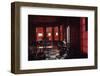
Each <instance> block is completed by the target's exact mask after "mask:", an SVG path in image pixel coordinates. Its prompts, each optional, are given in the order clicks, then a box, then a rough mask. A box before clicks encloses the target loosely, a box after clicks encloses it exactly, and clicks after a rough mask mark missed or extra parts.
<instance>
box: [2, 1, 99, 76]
mask: <svg viewBox="0 0 100 76" xmlns="http://www.w3.org/2000/svg"><path fill="white" fill-rule="evenodd" d="M13 1H15V0H0V76H55V75H56V76H94V75H95V76H99V74H100V71H99V70H100V59H99V62H98V64H99V65H98V66H99V68H98V70H81V71H67V72H66V71H65V72H53V73H38V74H26V75H25V74H22V75H14V74H12V73H10V60H11V57H10V55H11V48H10V47H11V45H10V44H11V40H10V39H11V22H10V21H11V15H10V13H11V12H10V11H11V10H10V8H11V7H10V3H11V2H13ZM17 1H29V2H43V3H56V4H74V5H87V6H99V5H100V0H17ZM98 16H99V17H98V19H99V20H98V21H100V6H99V13H98ZM98 24H100V22H98ZM98 33H100V26H99V25H98ZM99 43H100V35H99V36H98V44H99ZM98 46H100V44H99V45H98ZM98 50H100V49H99V48H98ZM98 54H99V55H98V56H99V58H100V51H98Z"/></svg>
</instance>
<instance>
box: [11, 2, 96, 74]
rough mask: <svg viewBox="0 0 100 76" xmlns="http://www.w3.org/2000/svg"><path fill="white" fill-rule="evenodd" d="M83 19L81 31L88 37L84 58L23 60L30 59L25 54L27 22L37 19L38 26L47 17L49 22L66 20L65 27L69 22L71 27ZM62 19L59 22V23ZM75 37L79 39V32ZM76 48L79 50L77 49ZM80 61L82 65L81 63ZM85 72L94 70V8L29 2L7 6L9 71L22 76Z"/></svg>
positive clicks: (29, 24)
mask: <svg viewBox="0 0 100 76" xmlns="http://www.w3.org/2000/svg"><path fill="white" fill-rule="evenodd" d="M54 12H57V13H54ZM65 13H66V14H65ZM42 16H43V17H42ZM45 16H46V17H45ZM47 16H48V17H47ZM49 16H50V17H49ZM34 17H35V18H34ZM63 17H64V18H63ZM74 17H75V18H74ZM76 17H78V18H76ZM83 17H84V18H85V17H87V19H88V20H86V23H87V25H88V26H85V27H86V28H85V30H86V32H87V33H88V35H87V38H88V39H87V40H88V41H87V46H88V48H87V54H88V55H87V56H86V58H83V59H81V58H80V57H79V58H78V59H74V58H69V59H62V60H45V61H44V60H37V61H34V60H33V61H32V63H31V61H29V60H28V58H27V57H28V56H30V54H28V51H29V50H28V48H29V45H28V44H29V43H28V42H29V41H30V40H28V39H31V38H29V37H30V35H29V34H30V33H29V31H28V30H30V27H31V23H30V22H31V18H32V21H33V23H39V19H40V23H42V22H43V21H44V22H45V23H46V22H48V21H49V20H50V18H51V22H52V21H53V19H52V18H54V19H55V18H56V19H58V18H60V19H59V20H62V19H63V20H69V23H68V25H70V23H73V24H74V20H75V21H77V20H79V21H81V20H80V19H81V18H83ZM63 20H62V21H61V22H63ZM65 22H66V21H65ZM83 22H84V20H83ZM77 23H78V22H77ZM80 23H81V22H80ZM48 26H49V24H48ZM45 27H47V26H45ZM52 27H53V26H52ZM73 27H74V26H73ZM75 27H80V28H81V26H76V25H75ZM75 27H74V28H75ZM34 28H35V27H34ZM71 28H72V26H70V30H72V29H71ZM80 28H79V29H80ZM83 29H84V28H83ZM59 30H60V29H59ZM54 31H55V30H53V32H54ZM71 32H73V31H70V33H71ZM91 32H92V34H91ZM44 33H45V32H44ZM26 34H27V35H26ZM36 34H37V33H36ZM33 35H34V34H33ZM40 35H42V34H40ZM53 35H54V34H53ZM58 35H59V33H58ZM27 36H29V37H27ZM61 36H62V35H61ZM69 36H70V38H73V37H71V36H72V35H69ZM79 36H80V33H79ZM33 37H34V36H33ZM54 37H55V36H53V37H52V38H54ZM91 37H92V39H91ZM54 39H55V38H54ZM67 39H68V38H67ZM73 39H75V38H73ZM51 40H52V39H51ZM83 40H84V39H83ZM37 41H38V38H37ZM24 42H25V43H24ZM83 42H84V41H83ZM79 43H80V46H81V39H80V40H79ZM24 44H25V45H24ZM33 44H34V43H33ZM53 44H54V43H53ZM71 44H72V43H70V46H71ZM75 44H77V43H75ZM67 47H68V46H67ZM82 47H84V46H83V44H82ZM38 48H39V47H38ZM38 48H37V49H38ZM79 48H80V49H81V47H79ZM83 50H84V48H83ZM90 50H92V51H90ZM24 52H25V53H24ZM25 58H26V59H25ZM24 59H25V60H26V61H25V60H24ZM73 62H75V64H73ZM82 62H83V63H84V64H82ZM89 62H90V63H89ZM62 63H63V64H62ZM81 64H82V65H81ZM87 69H97V7H94V6H81V5H80V6H79V5H62V4H48V3H31V2H13V3H11V72H12V73H15V74H24V73H41V72H58V71H73V70H87Z"/></svg>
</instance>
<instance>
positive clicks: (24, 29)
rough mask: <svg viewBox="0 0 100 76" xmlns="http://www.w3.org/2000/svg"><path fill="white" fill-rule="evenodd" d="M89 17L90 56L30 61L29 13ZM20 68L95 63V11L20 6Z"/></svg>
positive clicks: (88, 64) (73, 65)
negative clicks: (85, 57)
mask: <svg viewBox="0 0 100 76" xmlns="http://www.w3.org/2000/svg"><path fill="white" fill-rule="evenodd" d="M29 14H31V15H52V16H53V15H54V16H74V17H75V16H76V17H88V58H87V59H66V60H42V61H28V15H29ZM20 17H21V20H20V69H21V70H25V69H26V70H27V69H43V68H59V67H75V66H77V67H78V66H90V65H94V11H92V10H91V11H90V10H78V9H57V8H41V7H21V8H20Z"/></svg>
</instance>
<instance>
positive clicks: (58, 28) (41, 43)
mask: <svg viewBox="0 0 100 76" xmlns="http://www.w3.org/2000/svg"><path fill="white" fill-rule="evenodd" d="M87 20H88V18H87V17H70V16H44V15H28V60H29V61H31V60H55V59H79V58H88V23H87V22H88V21H87Z"/></svg>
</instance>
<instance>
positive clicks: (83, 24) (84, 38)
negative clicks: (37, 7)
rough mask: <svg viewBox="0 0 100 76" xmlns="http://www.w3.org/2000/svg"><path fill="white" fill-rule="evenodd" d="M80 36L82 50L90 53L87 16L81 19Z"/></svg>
mask: <svg viewBox="0 0 100 76" xmlns="http://www.w3.org/2000/svg"><path fill="white" fill-rule="evenodd" d="M80 21H81V22H80V23H81V24H80V25H81V26H80V36H81V37H80V38H81V51H82V52H83V53H84V54H87V53H88V31H86V25H87V24H86V18H84V17H83V18H81V20H80Z"/></svg>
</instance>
